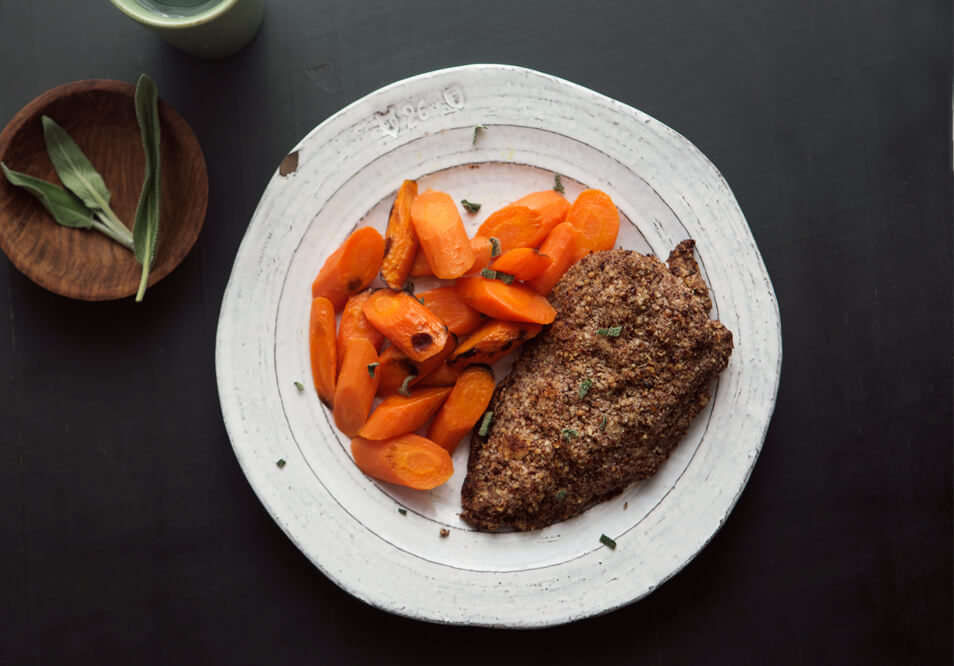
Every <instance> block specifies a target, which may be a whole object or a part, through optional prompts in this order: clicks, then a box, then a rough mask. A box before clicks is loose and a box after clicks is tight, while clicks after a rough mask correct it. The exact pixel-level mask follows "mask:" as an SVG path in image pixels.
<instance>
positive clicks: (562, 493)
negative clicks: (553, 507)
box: [556, 490, 566, 500]
mask: <svg viewBox="0 0 954 666" xmlns="http://www.w3.org/2000/svg"><path fill="white" fill-rule="evenodd" d="M556 498H557V499H558V500H562V499H566V490H559V491H557V494H556Z"/></svg>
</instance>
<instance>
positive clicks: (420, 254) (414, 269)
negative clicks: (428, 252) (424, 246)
mask: <svg viewBox="0 0 954 666" xmlns="http://www.w3.org/2000/svg"><path fill="white" fill-rule="evenodd" d="M411 277H434V271H433V270H431V265H430V264H429V263H427V257H425V256H424V251H423V250H421V248H420V247H418V248H417V254H415V255H414V263H412V264H411Z"/></svg>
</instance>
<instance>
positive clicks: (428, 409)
mask: <svg viewBox="0 0 954 666" xmlns="http://www.w3.org/2000/svg"><path fill="white" fill-rule="evenodd" d="M450 392H451V389H449V388H447V387H436V388H421V389H415V390H414V391H412V392H411V395H409V396H403V395H390V396H388V397H387V398H385V399H384V400H382V401H381V403H380V404H379V405H378V406H377V407H375V408H374V411H373V412H371V416H370V417H369V418H368V421H367V423H365V424H364V426H363V427H362V428H361V430H359V431H358V437H364V438H365V439H390V438H391V437H397V436H398V435H403V434H405V433H408V432H414V431H415V430H417V429H418V428H420V427H421V426H422V425H424V424H425V423H427V420H428V419H429V418H431V417H432V416H433V415H434V412H436V411H437V410H438V408H439V407H440V406H441V404H442V403H443V402H444V399H445V398H446V397H447V395H448V394H449V393H450Z"/></svg>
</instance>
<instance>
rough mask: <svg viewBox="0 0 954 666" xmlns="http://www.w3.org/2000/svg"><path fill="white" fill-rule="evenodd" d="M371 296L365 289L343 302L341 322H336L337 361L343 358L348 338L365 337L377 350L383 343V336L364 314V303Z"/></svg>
mask: <svg viewBox="0 0 954 666" xmlns="http://www.w3.org/2000/svg"><path fill="white" fill-rule="evenodd" d="M370 297H371V291H370V290H365V291H362V292H360V293H357V294H355V295H354V296H352V297H351V298H349V299H348V300H347V302H345V306H344V310H342V311H341V323H340V324H338V362H339V363H340V362H341V361H342V360H344V354H345V347H346V346H347V344H348V341H349V340H353V339H354V338H367V339H368V340H369V341H370V342H371V344H372V345H374V348H375V349H377V350H378V351H380V350H381V346H382V345H383V344H384V336H383V335H381V332H380V331H379V330H378V329H376V328H375V327H374V326H372V325H371V322H369V321H368V318H367V317H365V316H364V309H363V308H364V304H365V303H366V302H367V300H368V299H369V298H370Z"/></svg>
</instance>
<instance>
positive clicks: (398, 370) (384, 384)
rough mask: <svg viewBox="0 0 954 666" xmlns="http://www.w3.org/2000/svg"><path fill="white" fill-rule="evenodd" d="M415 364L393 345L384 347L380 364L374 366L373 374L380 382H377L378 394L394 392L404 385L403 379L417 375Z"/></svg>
mask: <svg viewBox="0 0 954 666" xmlns="http://www.w3.org/2000/svg"><path fill="white" fill-rule="evenodd" d="M417 366H418V364H417V363H415V362H414V361H412V360H411V359H409V358H408V357H407V355H406V354H405V353H404V352H402V351H401V350H400V349H398V348H397V347H395V346H394V345H391V346H390V347H388V348H386V349H385V350H384V351H383V352H381V357H380V365H379V366H378V367H377V368H375V374H376V375H378V376H379V377H380V378H381V383H380V384H378V395H390V394H392V393H396V392H397V390H398V389H399V388H401V386H403V385H404V380H405V379H407V378H408V377H413V378H414V379H416V378H417V377H419V376H420V375H419V372H418V369H417ZM414 379H412V380H411V381H414ZM408 386H410V383H408Z"/></svg>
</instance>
